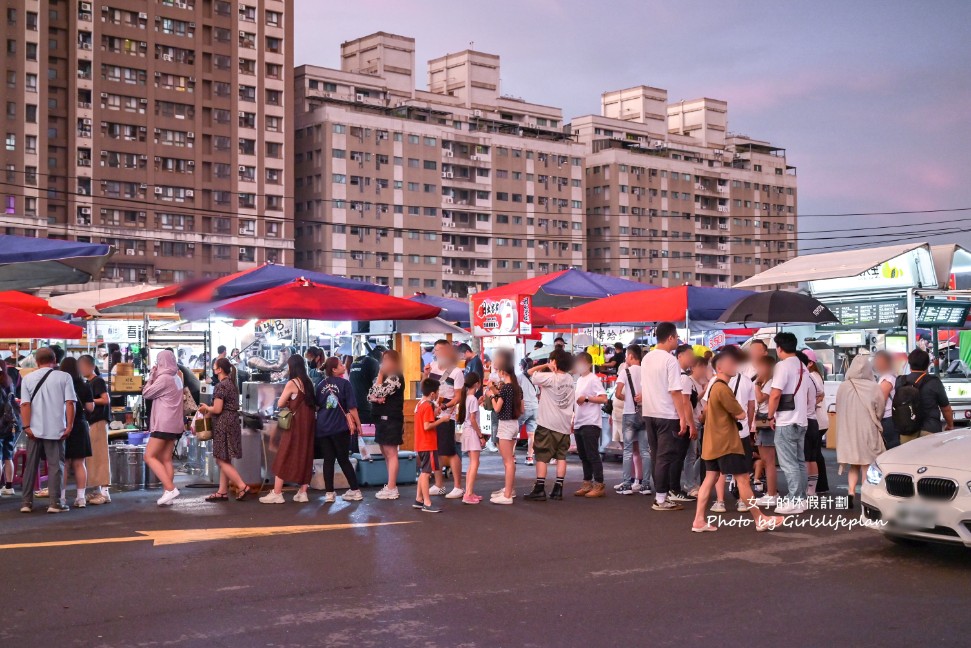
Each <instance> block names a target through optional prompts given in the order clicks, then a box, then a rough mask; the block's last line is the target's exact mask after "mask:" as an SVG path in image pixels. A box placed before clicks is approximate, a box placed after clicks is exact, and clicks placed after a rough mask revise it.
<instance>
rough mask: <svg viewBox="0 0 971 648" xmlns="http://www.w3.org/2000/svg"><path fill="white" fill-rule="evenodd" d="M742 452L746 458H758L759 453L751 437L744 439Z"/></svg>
mask: <svg viewBox="0 0 971 648" xmlns="http://www.w3.org/2000/svg"><path fill="white" fill-rule="evenodd" d="M742 450H743V451H744V452H745V456H746V457H752V459H753V460H754V459H755V458H757V457H758V454H759V451H758V450H756V449H755V446H753V445H752V436H751V435H749V436H744V437H742Z"/></svg>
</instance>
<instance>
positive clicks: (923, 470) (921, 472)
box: [917, 466, 927, 475]
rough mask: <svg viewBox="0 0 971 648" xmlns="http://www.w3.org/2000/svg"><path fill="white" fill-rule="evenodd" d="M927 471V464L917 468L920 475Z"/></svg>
mask: <svg viewBox="0 0 971 648" xmlns="http://www.w3.org/2000/svg"><path fill="white" fill-rule="evenodd" d="M925 472H927V466H921V467H920V468H918V469H917V474H918V475H923V474H924V473H925Z"/></svg>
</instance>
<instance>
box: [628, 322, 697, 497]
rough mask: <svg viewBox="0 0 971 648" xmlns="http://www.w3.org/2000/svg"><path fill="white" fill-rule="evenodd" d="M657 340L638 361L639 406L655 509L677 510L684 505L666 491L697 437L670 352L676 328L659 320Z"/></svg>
mask: <svg viewBox="0 0 971 648" xmlns="http://www.w3.org/2000/svg"><path fill="white" fill-rule="evenodd" d="M655 337H656V338H657V344H656V345H655V347H654V350H653V351H651V352H650V353H648V354H647V356H645V357H644V360H643V361H642V362H641V393H640V394H638V397H639V398H640V399H641V409H642V413H643V414H644V425H645V427H646V428H647V441H648V443H649V444H650V447H651V457H652V458H653V460H654V490H655V495H654V500H655V501H654V504H653V506H652V507H651V508H653V509H654V510H655V511H680V510H683V509H684V507H683V506H682V505H681V504H679V503H677V502H674V501H671V500H669V499H668V492H669V491H671V490H673V489H675V488H680V484H677V485H676V484H675V482H674V481H673V478H674V477H675V476H677V475H680V474H681V466H677V467H676V466H675V465H674V464H675V463H677V462H678V461H679V458H680V461H681V462H683V461H684V451H683V450H682V449H683V448H684V447H685V446H687V445H688V444H689V442H690V439H694V438H697V436H698V430H697V428H696V427H695V423H694V417H693V416H692V415H691V405H690V403H689V402H688V401H686V400H685V398H684V394H683V393H682V392H681V367H680V366H679V365H678V361H677V359H676V358H675V357H674V355H673V354H672V352H673V351H674V350H675V349H676V348H677V347H678V329H677V328H676V327H675V326H674V324H672V323H671V322H662V323H661V324H658V326H657V328H656V329H655Z"/></svg>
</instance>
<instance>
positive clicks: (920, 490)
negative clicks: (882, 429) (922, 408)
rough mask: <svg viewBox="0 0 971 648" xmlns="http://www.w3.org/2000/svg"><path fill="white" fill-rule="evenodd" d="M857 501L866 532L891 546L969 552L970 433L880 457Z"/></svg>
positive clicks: (919, 441) (934, 439) (916, 443)
mask: <svg viewBox="0 0 971 648" xmlns="http://www.w3.org/2000/svg"><path fill="white" fill-rule="evenodd" d="M861 500H862V505H863V506H862V508H863V516H864V517H865V518H866V519H867V520H869V521H870V522H872V523H875V524H871V525H870V526H871V528H874V529H877V530H879V531H881V532H882V533H884V534H885V535H886V536H887V537H888V538H889V539H891V540H893V541H895V542H899V543H902V544H917V543H921V542H944V543H949V544H958V545H960V544H963V545H964V546H966V547H971V429H968V428H961V429H958V430H952V431H950V432H941V433H938V434H934V435H931V436H928V437H923V438H921V439H917V440H915V441H911V442H910V443H905V444H903V445H901V446H899V447H896V448H894V449H893V450H888V451H887V452H885V453H883V454H882V455H880V456H879V457H878V458H877V460H876V461H875V462H874V463H872V464H870V467H869V469H868V470H867V475H866V480H865V482H864V484H863V491H862V497H861Z"/></svg>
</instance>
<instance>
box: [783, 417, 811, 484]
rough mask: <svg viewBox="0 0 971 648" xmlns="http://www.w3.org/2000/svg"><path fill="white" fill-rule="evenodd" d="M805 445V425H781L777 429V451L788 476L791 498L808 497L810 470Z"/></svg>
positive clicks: (787, 482)
mask: <svg viewBox="0 0 971 648" xmlns="http://www.w3.org/2000/svg"><path fill="white" fill-rule="evenodd" d="M805 447H806V426H805V425H780V426H779V427H777V428H776V429H775V453H776V456H777V457H778V458H779V467H780V468H781V469H782V472H783V474H784V475H785V477H786V484H787V485H788V487H789V497H790V498H794V499H805V498H806V484H807V482H808V480H809V471H808V470H806V457H805V452H806V451H805Z"/></svg>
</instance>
